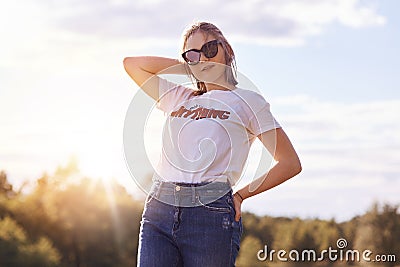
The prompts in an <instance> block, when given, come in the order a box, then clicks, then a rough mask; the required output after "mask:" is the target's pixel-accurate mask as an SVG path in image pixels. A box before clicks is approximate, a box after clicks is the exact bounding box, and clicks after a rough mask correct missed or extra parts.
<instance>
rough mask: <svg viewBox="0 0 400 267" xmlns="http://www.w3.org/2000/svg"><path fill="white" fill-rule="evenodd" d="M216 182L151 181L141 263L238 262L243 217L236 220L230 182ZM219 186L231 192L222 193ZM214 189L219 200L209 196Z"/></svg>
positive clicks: (221, 265)
mask: <svg viewBox="0 0 400 267" xmlns="http://www.w3.org/2000/svg"><path fill="white" fill-rule="evenodd" d="M213 184H214V185H216V186H215V188H216V189H215V190H214V189H213V187H214V186H211V187H209V188H206V189H199V190H197V187H196V188H193V187H194V186H191V185H189V186H177V185H176V184H175V185H171V184H168V185H166V186H163V185H162V184H160V183H158V184H157V183H156V184H155V185H153V188H152V190H151V192H150V193H149V195H148V197H147V199H146V203H145V207H144V210H143V214H142V220H141V225H140V234H139V248H138V266H140V267H160V266H161V267H170V266H171V267H172V266H184V267H227V266H235V259H236V257H237V255H238V252H239V247H240V238H241V235H242V232H243V226H242V222H241V220H240V221H239V222H236V221H235V219H234V217H235V211H234V206H233V198H232V190H231V189H230V187H227V184H226V183H225V185H224V184H223V183H213ZM221 188H225V189H226V191H227V192H226V193H224V194H223V195H222V196H221V195H218V194H221V192H223V191H221ZM213 190H214V191H213ZM212 194H214V195H216V196H217V197H214V199H216V198H218V199H216V200H213V201H212V202H209V201H207V199H212V197H211V195H212ZM171 201H173V202H171ZM185 203H186V204H187V203H192V204H194V205H185ZM181 204H183V205H181Z"/></svg>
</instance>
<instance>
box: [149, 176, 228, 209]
mask: <svg viewBox="0 0 400 267" xmlns="http://www.w3.org/2000/svg"><path fill="white" fill-rule="evenodd" d="M229 192H230V193H231V192H232V188H231V185H230V184H229V183H228V182H208V183H199V184H187V183H173V182H163V181H158V180H156V181H154V182H153V185H152V187H151V189H150V192H149V194H150V195H151V196H153V197H155V198H156V199H158V200H159V201H161V202H164V203H167V204H170V205H173V206H180V207H196V206H201V205H205V204H208V203H210V202H213V201H215V200H217V199H219V198H220V197H222V196H224V195H226V194H227V193H229Z"/></svg>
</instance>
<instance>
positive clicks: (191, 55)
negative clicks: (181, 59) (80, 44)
mask: <svg viewBox="0 0 400 267" xmlns="http://www.w3.org/2000/svg"><path fill="white" fill-rule="evenodd" d="M185 60H186V62H187V63H189V64H196V63H198V62H199V60H200V53H199V52H196V51H188V52H186V53H185Z"/></svg>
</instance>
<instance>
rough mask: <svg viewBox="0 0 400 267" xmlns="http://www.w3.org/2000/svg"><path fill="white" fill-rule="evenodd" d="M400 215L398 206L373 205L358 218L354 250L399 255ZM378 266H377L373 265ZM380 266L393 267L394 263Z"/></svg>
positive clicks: (385, 263)
mask: <svg viewBox="0 0 400 267" xmlns="http://www.w3.org/2000/svg"><path fill="white" fill-rule="evenodd" d="M399 236H400V214H399V213H398V206H397V205H396V206H391V205H388V204H385V205H383V206H382V207H380V206H379V204H378V203H375V204H374V205H373V206H372V208H371V209H370V210H369V211H368V212H367V213H366V214H365V215H364V216H361V217H360V218H359V227H358V230H357V233H356V239H355V242H354V243H355V248H356V249H358V250H359V251H363V250H366V249H369V250H371V251H372V252H373V255H372V256H371V257H374V256H375V255H378V254H380V255H383V254H385V255H389V254H394V255H396V256H397V257H398V256H399V255H400V240H399ZM375 265H378V264H375ZM379 265H380V266H388V267H393V266H395V265H396V263H395V262H382V263H380V264H379Z"/></svg>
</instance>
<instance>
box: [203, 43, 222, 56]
mask: <svg viewBox="0 0 400 267" xmlns="http://www.w3.org/2000/svg"><path fill="white" fill-rule="evenodd" d="M202 50H203V53H204V55H205V56H206V57H207V58H213V57H215V56H216V55H217V53H218V42H216V41H211V42H208V43H206V44H204V47H202Z"/></svg>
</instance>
